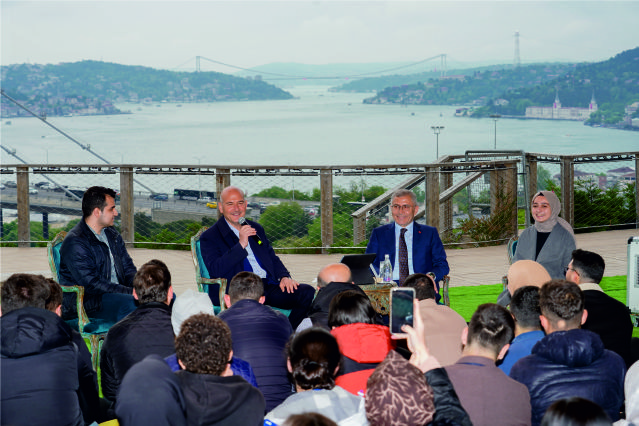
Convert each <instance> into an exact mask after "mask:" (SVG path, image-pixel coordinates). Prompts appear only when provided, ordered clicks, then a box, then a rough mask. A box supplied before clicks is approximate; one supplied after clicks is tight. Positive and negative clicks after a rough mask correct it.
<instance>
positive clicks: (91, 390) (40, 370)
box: [0, 274, 98, 426]
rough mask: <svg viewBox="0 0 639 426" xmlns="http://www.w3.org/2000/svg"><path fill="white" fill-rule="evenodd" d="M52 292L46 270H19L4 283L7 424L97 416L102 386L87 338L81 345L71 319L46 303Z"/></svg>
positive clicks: (1, 394)
mask: <svg viewBox="0 0 639 426" xmlns="http://www.w3.org/2000/svg"><path fill="white" fill-rule="evenodd" d="M56 285H57V284H56ZM50 296H51V287H50V285H49V283H48V282H47V281H46V279H45V278H44V277H43V276H41V275H31V274H14V275H12V276H10V277H9V278H8V279H7V280H6V281H5V282H4V283H2V302H1V308H2V317H1V318H0V334H1V335H2V339H1V340H0V347H1V352H2V362H0V368H1V372H0V377H2V380H1V381H0V385H1V388H0V399H1V400H2V401H1V404H2V407H1V409H0V411H1V413H2V416H1V418H0V423H2V424H3V425H4V424H7V425H9V424H10V425H16V426H21V425H29V426H38V425H43V426H44V425H51V424H54V423H55V424H65V425H75V426H82V425H84V424H89V423H91V422H93V421H94V420H96V416H97V412H95V411H96V403H97V400H98V389H97V383H96V382H95V380H94V373H93V371H92V369H91V360H90V359H89V360H88V364H87V362H86V358H85V357H86V355H87V353H86V352H87V348H86V344H84V342H82V343H81V345H80V346H77V345H76V344H75V343H74V337H73V334H72V330H71V328H70V327H69V325H68V324H66V323H65V322H64V321H63V320H62V318H60V317H59V316H58V315H56V314H55V313H54V312H51V311H50V310H47V309H46V307H47V304H46V303H47V299H49V298H50ZM59 296H61V295H59ZM58 300H60V299H58ZM52 304H56V302H55V301H53V302H52ZM58 306H59V303H58ZM82 345H84V348H83V347H82ZM83 354H84V355H83ZM83 356H84V358H83ZM83 359H84V361H83ZM85 403H92V404H91V405H85ZM83 414H84V417H83Z"/></svg>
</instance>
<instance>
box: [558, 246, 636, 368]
mask: <svg viewBox="0 0 639 426" xmlns="http://www.w3.org/2000/svg"><path fill="white" fill-rule="evenodd" d="M605 269H606V263H605V262H604V260H603V258H602V257H601V256H600V255H598V254H597V253H593V252H591V251H586V250H581V249H578V250H575V251H573V252H572V260H571V261H570V264H569V265H568V267H567V268H566V280H568V281H572V282H573V283H575V284H577V285H578V286H579V288H580V289H581V291H583V292H584V297H585V300H586V302H585V309H586V311H588V319H586V322H585V323H584V324H583V325H582V326H581V328H583V329H584V330H590V331H593V332H595V333H597V334H598V335H599V337H600V338H601V341H602V342H603V344H604V347H605V348H606V349H609V350H611V351H613V352H616V353H617V354H618V355H619V356H620V357H622V358H623V359H624V361H625V362H626V367H630V366H631V365H632V363H633V362H634V360H633V359H632V354H631V350H630V344H631V341H632V320H631V319H630V310H629V309H628V307H627V306H626V305H625V304H623V303H621V302H620V301H618V300H617V299H614V298H612V297H610V296H608V295H607V294H606V293H604V291H603V290H602V289H601V287H600V286H599V283H600V282H601V279H602V278H603V275H604V270H605Z"/></svg>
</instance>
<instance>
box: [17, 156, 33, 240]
mask: <svg viewBox="0 0 639 426" xmlns="http://www.w3.org/2000/svg"><path fill="white" fill-rule="evenodd" d="M16 175H17V176H16V185H17V188H16V191H17V194H16V202H17V204H18V247H29V246H30V245H31V218H30V214H29V166H18V167H17V173H16Z"/></svg>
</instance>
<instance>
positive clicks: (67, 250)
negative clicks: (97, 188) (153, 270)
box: [59, 220, 137, 318]
mask: <svg viewBox="0 0 639 426" xmlns="http://www.w3.org/2000/svg"><path fill="white" fill-rule="evenodd" d="M102 232H104V233H106V236H107V239H108V240H109V246H110V247H111V252H112V253H113V260H114V261H115V271H116V273H117V276H118V282H119V283H120V284H119V285H118V284H112V283H111V257H110V256H109V251H108V250H109V248H108V247H107V246H106V244H104V243H103V242H101V241H100V240H98V239H97V238H96V236H95V235H94V234H93V231H92V230H91V229H90V228H89V226H88V225H87V224H86V222H85V221H84V220H80V222H79V223H78V224H77V225H76V226H74V227H73V229H72V230H71V231H69V233H68V234H67V236H66V237H65V238H64V241H63V242H62V246H61V247H60V270H59V275H60V284H62V285H80V286H83V287H84V309H85V310H86V311H87V313H89V314H90V313H91V312H94V311H98V310H100V308H101V306H102V295H103V294H104V293H124V294H132V293H133V277H135V273H136V272H137V270H136V268H135V265H134V264H133V260H131V256H129V253H128V252H127V251H126V247H125V246H124V241H123V240H122V237H121V236H120V234H119V233H118V231H116V230H115V229H114V228H113V227H107V228H104V229H103V230H102ZM62 309H63V312H64V317H65V318H68V317H69V318H72V317H73V316H77V313H76V312H75V311H76V309H75V297H74V295H72V294H70V293H65V295H64V303H63V306H62ZM74 314H75V315H74Z"/></svg>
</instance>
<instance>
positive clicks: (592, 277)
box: [572, 249, 606, 284]
mask: <svg viewBox="0 0 639 426" xmlns="http://www.w3.org/2000/svg"><path fill="white" fill-rule="evenodd" d="M572 267H573V269H576V270H577V272H579V275H581V277H582V279H586V280H587V281H593V282H595V283H597V284H599V283H600V282H601V279H602V278H603V274H604V270H605V269H606V262H604V260H603V257H601V256H600V255H598V254H597V253H595V252H592V251H586V250H582V249H577V250H573V252H572Z"/></svg>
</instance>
